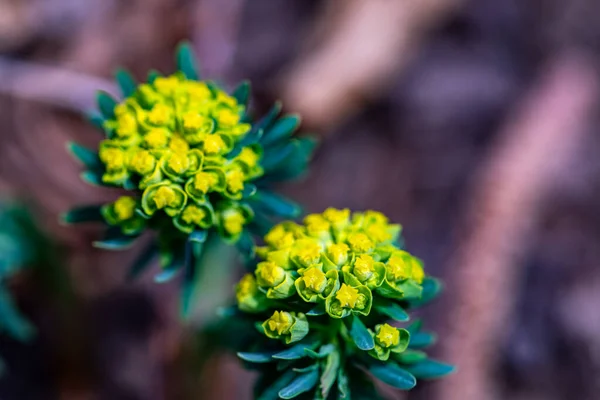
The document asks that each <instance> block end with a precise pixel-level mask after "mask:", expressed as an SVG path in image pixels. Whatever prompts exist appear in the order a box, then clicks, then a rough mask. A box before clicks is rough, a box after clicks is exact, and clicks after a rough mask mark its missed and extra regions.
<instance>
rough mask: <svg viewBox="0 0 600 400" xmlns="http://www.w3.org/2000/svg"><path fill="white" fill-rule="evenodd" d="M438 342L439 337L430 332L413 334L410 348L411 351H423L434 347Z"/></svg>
mask: <svg viewBox="0 0 600 400" xmlns="http://www.w3.org/2000/svg"><path fill="white" fill-rule="evenodd" d="M436 340H437V336H436V335H435V334H433V333H429V332H418V333H415V334H411V336H410V343H409V344H408V347H409V348H411V349H423V348H426V347H429V346H431V345H433V344H434V343H435V342H436Z"/></svg>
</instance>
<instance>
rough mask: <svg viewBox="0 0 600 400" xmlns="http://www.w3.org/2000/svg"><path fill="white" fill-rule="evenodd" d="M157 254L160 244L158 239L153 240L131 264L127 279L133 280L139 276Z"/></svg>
mask: <svg viewBox="0 0 600 400" xmlns="http://www.w3.org/2000/svg"><path fill="white" fill-rule="evenodd" d="M157 256H158V246H157V244H156V241H154V240H151V241H150V243H148V244H147V245H146V247H144V249H143V250H142V251H141V252H140V254H139V255H138V257H137V258H136V259H135V261H134V262H133V263H132V264H131V267H129V271H128V273H127V280H128V281H132V280H133V279H135V278H137V277H138V276H139V275H140V274H141V273H142V272H143V271H144V270H145V269H146V268H147V267H148V266H149V265H150V263H151V262H152V261H153V260H154V259H155V258H156V257H157Z"/></svg>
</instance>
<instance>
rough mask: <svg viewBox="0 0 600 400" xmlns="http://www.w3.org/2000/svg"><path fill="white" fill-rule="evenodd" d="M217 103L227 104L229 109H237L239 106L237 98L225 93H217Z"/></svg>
mask: <svg viewBox="0 0 600 400" xmlns="http://www.w3.org/2000/svg"><path fill="white" fill-rule="evenodd" d="M216 102H217V103H221V104H225V105H226V106H228V107H236V106H237V104H238V103H237V100H236V99H235V97H232V96H230V95H228V94H227V93H225V92H223V91H219V92H218V93H217V98H216Z"/></svg>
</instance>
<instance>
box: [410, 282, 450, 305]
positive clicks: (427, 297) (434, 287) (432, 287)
mask: <svg viewBox="0 0 600 400" xmlns="http://www.w3.org/2000/svg"><path fill="white" fill-rule="evenodd" d="M442 289H443V286H442V283H441V282H440V281H439V280H438V279H435V278H430V277H427V278H425V280H423V292H422V294H421V297H420V298H419V299H414V300H410V301H409V303H410V306H411V307H420V306H423V305H425V304H427V303H429V302H431V301H432V300H433V299H435V298H436V297H437V296H438V295H439V294H440V292H441V291H442Z"/></svg>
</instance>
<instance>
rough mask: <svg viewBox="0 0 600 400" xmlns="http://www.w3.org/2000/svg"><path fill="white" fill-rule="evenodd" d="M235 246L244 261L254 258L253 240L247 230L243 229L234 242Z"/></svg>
mask: <svg viewBox="0 0 600 400" xmlns="http://www.w3.org/2000/svg"><path fill="white" fill-rule="evenodd" d="M235 247H236V248H237V249H238V251H239V252H240V253H241V254H242V256H243V257H244V259H245V260H246V261H249V260H252V259H253V258H254V251H255V248H256V246H255V245H254V240H253V239H252V236H251V235H250V233H249V232H248V231H247V230H244V231H243V232H242V234H241V235H240V237H239V239H238V241H237V242H236V243H235Z"/></svg>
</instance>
